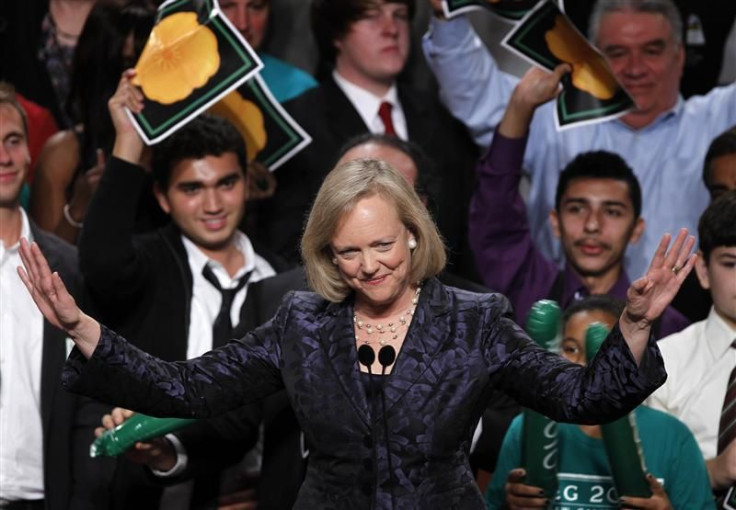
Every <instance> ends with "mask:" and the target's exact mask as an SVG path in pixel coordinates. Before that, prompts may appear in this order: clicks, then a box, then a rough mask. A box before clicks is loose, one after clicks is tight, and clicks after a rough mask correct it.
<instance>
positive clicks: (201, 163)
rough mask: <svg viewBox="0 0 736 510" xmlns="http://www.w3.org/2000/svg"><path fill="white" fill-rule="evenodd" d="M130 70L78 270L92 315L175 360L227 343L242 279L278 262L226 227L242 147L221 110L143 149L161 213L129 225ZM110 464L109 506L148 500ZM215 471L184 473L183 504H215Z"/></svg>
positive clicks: (132, 197)
mask: <svg viewBox="0 0 736 510" xmlns="http://www.w3.org/2000/svg"><path fill="white" fill-rule="evenodd" d="M132 76H134V71H126V73H124V75H123V78H122V79H121V82H120V85H119V87H118V90H117V91H116V93H115V95H114V96H113V97H112V99H110V102H109V106H110V114H111V115H112V118H113V123H114V126H115V130H116V138H115V146H114V148H113V157H112V158H110V160H109V161H108V163H107V165H106V169H105V172H104V173H103V176H102V178H101V180H100V184H99V187H98V189H97V192H96V193H95V196H94V198H93V200H92V203H91V204H90V208H89V212H88V214H87V219H86V220H85V225H84V229H83V231H82V235H81V237H80V240H79V254H80V267H81V270H82V273H83V275H84V276H85V279H86V281H87V283H88V284H89V287H90V289H91V293H92V296H93V298H94V300H95V304H96V305H98V309H99V315H100V318H101V319H102V320H104V321H106V322H107V323H109V324H113V325H114V327H116V328H119V330H120V331H125V332H126V334H127V335H128V337H129V338H131V340H132V341H134V342H136V343H137V345H139V346H141V347H142V348H144V349H146V350H148V351H149V352H152V353H156V355H157V356H159V357H162V358H164V359H167V360H170V361H175V360H184V359H188V358H192V357H194V356H198V355H200V354H202V353H204V352H206V351H209V350H211V349H212V348H213V347H217V346H218V345H222V344H223V343H225V342H227V341H229V340H230V338H231V337H232V331H233V328H234V327H236V326H237V325H238V324H239V323H240V322H241V321H243V320H244V317H245V313H246V311H247V309H248V307H247V306H246V301H247V300H248V299H249V291H248V289H249V288H250V286H251V285H254V284H256V283H257V282H259V281H261V280H264V279H265V278H268V277H270V276H273V275H275V274H276V271H278V270H281V269H284V268H285V267H284V264H283V263H281V262H280V261H279V259H278V258H277V257H274V256H271V255H267V254H266V253H265V252H264V251H263V250H260V249H256V248H255V247H254V244H253V243H252V242H251V240H250V239H249V238H248V237H247V236H246V235H245V234H243V233H242V232H240V231H239V230H238V225H239V223H240V220H241V218H242V216H243V214H244V210H245V205H246V201H247V199H248V177H247V173H246V164H247V159H246V148H245V146H244V143H243V139H242V137H241V136H240V135H239V133H238V131H237V130H236V129H235V128H234V127H233V126H232V125H231V124H230V123H229V122H227V121H226V120H224V119H221V118H214V117H207V116H201V117H198V118H196V119H194V120H193V121H191V122H190V123H188V124H187V125H185V126H184V127H182V128H181V129H180V130H179V131H177V132H176V133H175V134H173V135H172V136H171V137H170V138H168V139H167V140H166V141H165V142H164V143H162V144H161V145H159V146H157V147H155V148H154V156H153V158H154V164H153V167H154V176H155V181H156V182H155V184H154V194H155V196H156V199H157V201H158V203H159V205H160V207H161V209H162V210H163V211H164V212H165V213H166V214H168V215H169V216H170V218H171V221H170V223H169V224H168V225H166V226H165V227H163V228H160V229H158V230H156V231H153V232H149V233H146V234H143V235H134V234H133V225H134V223H135V214H136V209H137V204H138V202H139V200H140V199H141V197H142V196H143V193H145V192H146V190H145V189H144V188H145V178H146V171H145V170H144V169H143V168H142V167H141V166H139V165H138V161H140V157H141V154H142V152H143V142H142V140H141V139H140V137H139V135H138V134H137V132H136V131H135V129H134V128H133V126H132V124H131V122H130V120H129V118H128V116H127V114H126V113H125V111H124V107H126V106H127V107H128V108H130V109H131V110H133V111H135V112H137V111H140V108H142V96H141V94H140V91H138V90H137V89H136V88H135V87H133V86H132V84H131V83H130V79H131V78H132ZM162 338H165V339H167V341H165V342H163V341H161V339H162ZM255 422H256V423H257V422H258V419H256V420H255ZM235 453H236V452H235V451H234V450H221V451H219V452H218V454H219V455H223V456H231V455H234V454H235ZM173 469H174V471H173V472H172V473H170V474H172V475H173V474H175V473H176V469H177V468H176V466H175V467H174V468H173ZM117 470H118V472H117V474H116V478H117V479H116V481H115V490H114V491H112V492H113V499H114V501H112V502H111V504H113V506H114V507H117V506H119V507H120V508H138V509H139V510H142V509H145V508H156V509H157V508H158V499H159V495H160V493H161V489H160V487H158V486H156V485H154V484H143V483H142V482H140V481H139V482H136V487H135V489H132V488H131V487H130V484H131V483H133V482H132V481H133V480H136V479H139V480H147V476H146V475H145V473H144V472H143V471H142V468H141V467H140V466H133V465H131V464H130V463H126V462H125V461H123V460H121V461H120V462H119V463H118V468H117ZM122 473H126V474H122ZM218 478H219V472H217V471H215V472H212V473H209V474H208V476H207V477H204V478H200V479H198V480H196V481H195V484H194V490H193V492H194V494H193V496H192V501H194V502H199V503H201V502H203V501H208V500H211V501H216V498H217V495H218V489H219V484H218ZM200 489H201V490H200Z"/></svg>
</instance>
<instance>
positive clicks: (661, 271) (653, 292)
mask: <svg viewBox="0 0 736 510" xmlns="http://www.w3.org/2000/svg"><path fill="white" fill-rule="evenodd" d="M671 241H672V236H671V235H670V234H665V235H664V236H662V240H661V241H660V243H659V246H658V247H657V251H656V252H655V254H654V257H653V258H652V262H651V264H650V265H649V270H648V271H647V274H645V275H644V276H642V277H641V278H639V279H638V280H636V281H634V282H633V283H632V284H631V286H630V287H629V289H628V291H627V293H626V308H625V309H624V313H623V314H622V315H621V319H620V320H619V327H620V328H621V333H622V334H623V336H624V338H625V339H626V343H627V344H628V346H629V349H630V350H631V353H632V354H633V355H634V359H636V363H637V364H640V363H641V361H642V357H643V356H644V352H645V350H646V348H647V343H648V342H649V337H650V336H651V331H652V324H653V323H654V322H655V321H656V320H657V319H658V318H659V317H660V316H661V315H662V313H664V310H665V309H666V308H667V307H668V306H669V304H670V303H671V302H672V300H673V299H674V297H675V295H676V294H677V291H678V290H680V286H681V285H682V282H683V281H685V278H687V275H688V274H690V271H692V269H693V266H694V265H695V261H696V259H697V254H691V252H692V250H693V247H694V246H695V237H693V236H689V235H688V231H687V229H686V228H683V229H680V232H679V233H678V234H677V237H676V238H675V240H674V242H673V243H672V245H671V246H670V242H671Z"/></svg>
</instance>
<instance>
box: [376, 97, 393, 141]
mask: <svg viewBox="0 0 736 510" xmlns="http://www.w3.org/2000/svg"><path fill="white" fill-rule="evenodd" d="M392 108H393V105H392V104H391V103H389V102H387V101H384V102H383V103H381V106H380V107H379V108H378V116H379V117H380V118H381V122H383V127H384V128H385V129H384V133H385V134H387V135H389V136H396V130H395V129H394V121H393V120H392V119H391V109H392Z"/></svg>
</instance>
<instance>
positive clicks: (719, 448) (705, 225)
mask: <svg viewBox="0 0 736 510" xmlns="http://www.w3.org/2000/svg"><path fill="white" fill-rule="evenodd" d="M698 234H699V236H700V252H699V255H700V256H699V257H698V261H697V262H696V265H695V270H696V271H697V275H698V279H699V280H700V284H701V285H702V286H703V287H704V288H706V289H708V290H709V291H710V295H711V297H712V298H713V307H712V308H711V311H710V313H709V314H708V318H707V319H705V320H704V321H700V322H696V323H695V324H693V325H691V326H690V327H688V328H687V329H685V330H683V331H681V332H680V333H677V334H674V335H672V336H669V337H667V338H664V339H662V340H661V341H660V342H659V347H660V350H661V351H662V357H663V358H664V361H665V365H666V366H667V374H668V377H667V381H666V382H665V384H664V385H662V386H661V387H660V388H659V389H658V390H657V391H655V392H654V393H653V394H652V396H651V397H649V400H648V401H647V403H648V404H649V405H651V406H652V407H655V408H657V409H662V410H664V411H667V412H669V413H671V414H674V415H675V416H677V417H678V418H679V419H681V420H682V421H683V422H685V424H686V425H687V426H688V427H690V430H692V431H693V434H694V435H695V439H696V440H697V441H698V444H699V446H700V450H701V451H702V453H703V456H704V457H705V458H706V460H707V466H708V472H709V474H710V480H711V486H712V488H713V490H714V491H715V492H716V493H717V494H723V493H724V492H725V491H726V489H728V488H729V487H731V488H733V486H734V484H735V483H736V441H734V438H736V435H734V433H736V426H734V425H735V423H734V419H735V415H734V414H733V413H732V412H729V411H732V410H733V409H736V406H734V404H735V403H736V394H735V393H734V392H732V391H731V388H732V387H733V386H734V381H735V379H736V369H735V367H736V190H732V191H729V192H727V193H725V194H724V195H722V196H721V197H720V198H718V199H716V200H715V201H713V202H712V203H711V204H710V205H709V206H708V208H707V209H706V210H705V212H704V213H703V215H702V216H701V217H700V223H699V225H698ZM732 408H733V409H732Z"/></svg>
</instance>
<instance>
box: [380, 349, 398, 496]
mask: <svg viewBox="0 0 736 510" xmlns="http://www.w3.org/2000/svg"><path fill="white" fill-rule="evenodd" d="M395 360H396V350H395V349H394V348H393V347H391V346H390V345H385V346H383V347H381V349H380V350H379V351H378V362H379V363H380V364H381V376H384V375H385V374H386V369H387V368H388V367H390V366H391V365H392V364H393V362H394V361H395ZM383 382H384V379H383V377H382V378H381V407H382V411H383V432H384V434H385V437H386V456H387V457H388V476H389V483H390V484H391V508H395V507H396V502H395V501H394V467H393V465H392V463H391V441H389V437H388V418H387V417H386V393H385V392H384V391H383Z"/></svg>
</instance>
